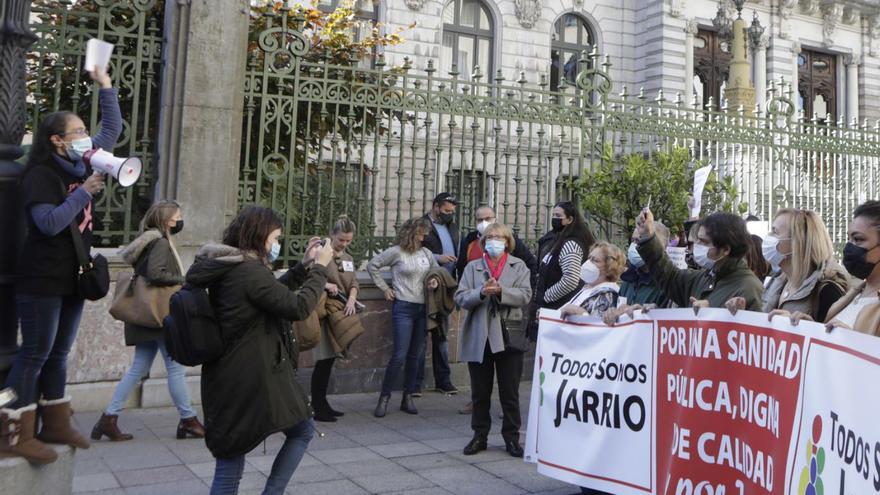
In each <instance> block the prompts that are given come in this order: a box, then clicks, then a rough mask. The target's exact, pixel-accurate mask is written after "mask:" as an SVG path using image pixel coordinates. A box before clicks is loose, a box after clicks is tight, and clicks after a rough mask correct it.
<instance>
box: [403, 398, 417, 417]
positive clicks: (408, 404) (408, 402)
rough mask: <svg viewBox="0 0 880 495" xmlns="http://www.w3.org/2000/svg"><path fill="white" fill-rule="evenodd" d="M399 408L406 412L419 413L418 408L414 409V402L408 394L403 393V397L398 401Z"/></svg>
mask: <svg viewBox="0 0 880 495" xmlns="http://www.w3.org/2000/svg"><path fill="white" fill-rule="evenodd" d="M400 410H401V411H403V412H405V413H407V414H418V413H419V410H418V409H416V403H415V401H414V400H413V397H412V395H410V394H403V399H402V400H401V401H400Z"/></svg>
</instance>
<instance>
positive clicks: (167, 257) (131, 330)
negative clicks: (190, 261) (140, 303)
mask: <svg viewBox="0 0 880 495" xmlns="http://www.w3.org/2000/svg"><path fill="white" fill-rule="evenodd" d="M119 255H120V256H121V257H122V260H123V261H125V262H126V263H128V264H129V265H131V266H132V267H133V268H134V271H135V273H137V274H138V276H140V277H144V280H146V281H147V284H149V285H152V286H156V287H169V286H175V285H182V284H183V267H181V265H180V259H179V257H178V256H177V254H176V253H175V252H174V249H173V248H172V247H171V242H169V241H168V239H167V238H166V237H165V236H163V235H162V233H161V232H159V231H158V230H156V229H150V230H147V231H145V232H144V233H143V234H141V235H139V236H138V237H137V238H136V239H135V240H133V241H131V244H129V245H128V246H126V247H125V248H124V249H123V250H122V251H120V252H119ZM169 297H170V296H169ZM161 339H162V329H161V328H150V327H142V326H140V325H135V324H133V323H125V345H137V344H143V343H146V342H155V341H158V340H161Z"/></svg>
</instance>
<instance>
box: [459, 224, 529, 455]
mask: <svg viewBox="0 0 880 495" xmlns="http://www.w3.org/2000/svg"><path fill="white" fill-rule="evenodd" d="M480 244H481V245H482V247H483V252H484V253H485V254H484V255H483V257H482V258H481V259H478V260H474V261H471V262H470V263H469V264H468V265H467V267H465V269H464V273H463V275H462V278H461V281H460V282H459V285H458V291H457V292H456V293H455V302H456V304H458V305H459V306H460V307H461V308H462V309H463V310H465V311H466V315H465V319H464V325H463V326H462V329H461V335H460V336H459V355H460V357H461V360H462V361H467V362H468V371H469V372H470V375H471V400H472V401H473V412H472V413H471V428H472V429H473V430H474V438H473V439H471V441H470V442H469V443H468V444H467V446H465V448H464V454H465V455H474V454H476V453H478V452H480V451H482V450H486V448H487V441H486V440H487V437H488V436H489V429H490V427H491V426H492V418H491V416H490V414H489V406H490V399H491V396H492V386H493V383H492V382H493V381H494V380H495V377H494V375H495V372H496V371H497V374H498V395H499V397H500V399H501V410H502V411H503V413H504V420H503V423H502V427H501V435H502V436H503V437H504V444H505V448H506V450H507V452H508V453H509V454H510V455H512V456H514V457H522V455H523V449H522V447H521V446H520V444H519V429H520V426H521V424H522V418H521V416H520V411H519V381H520V377H521V376H522V369H523V352H524V351H525V350H526V347H527V345H526V337H525V325H523V321H522V319H523V312H522V307H523V306H525V305H526V304H528V302H529V300H530V299H531V297H532V288H531V284H530V283H529V277H530V272H529V268H528V267H527V266H526V264H525V262H524V261H523V260H521V259H519V258H516V257H514V256H512V255H510V254H509V253H511V252H513V249H514V247H515V246H516V241H515V240H514V238H513V232H511V230H510V228H509V227H507V226H505V225H502V224H498V223H496V224H492V225H490V226H488V227H486V230H485V231H484V232H483V236H482V237H481V238H480Z"/></svg>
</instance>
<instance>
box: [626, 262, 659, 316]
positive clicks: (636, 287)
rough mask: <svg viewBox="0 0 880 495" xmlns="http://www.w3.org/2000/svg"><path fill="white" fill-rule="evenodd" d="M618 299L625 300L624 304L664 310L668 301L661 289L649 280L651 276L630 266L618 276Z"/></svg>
mask: <svg viewBox="0 0 880 495" xmlns="http://www.w3.org/2000/svg"><path fill="white" fill-rule="evenodd" d="M618 293H619V295H620V297H622V298H626V304H627V305H631V304H656V305H657V307H658V308H665V307H666V306H667V305H668V304H669V301H667V300H666V294H665V293H664V292H663V289H661V288H660V287H658V286H657V284H655V283H654V281H653V280H651V274H650V273H648V272H643V271H641V270H639V269H638V268H635V267H633V266H630V267H629V268H628V269H627V270H626V271H625V272H623V275H621V276H620V291H619V292H618Z"/></svg>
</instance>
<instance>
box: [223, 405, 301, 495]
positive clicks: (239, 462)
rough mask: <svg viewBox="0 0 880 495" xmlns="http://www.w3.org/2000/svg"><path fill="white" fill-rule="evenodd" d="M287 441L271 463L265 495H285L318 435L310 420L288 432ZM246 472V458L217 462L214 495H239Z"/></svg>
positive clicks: (242, 456)
mask: <svg viewBox="0 0 880 495" xmlns="http://www.w3.org/2000/svg"><path fill="white" fill-rule="evenodd" d="M284 434H285V435H286V436H287V439H285V440H284V445H282V446H281V450H279V451H278V455H276V456H275V462H273V463H272V472H271V473H270V474H269V479H267V480H266V487H265V488H264V489H263V493H264V494H266V495H274V494H283V493H284V490H285V489H286V488H287V483H289V482H290V478H292V477H293V472H294V471H296V467H297V466H299V462H300V461H301V460H302V458H303V455H305V453H306V449H307V448H308V447H309V442H311V441H312V436H313V435H314V434H315V424H314V422H313V421H312V420H311V419H307V420H305V421H302V422H300V423H297V424H295V425H293V426H292V427H291V428H289V429H287V430H285V432H284ZM243 472H244V455H240V456H238V457H233V458H230V459H217V463H216V465H215V467H214V482H213V483H211V495H234V494H236V493H238V484H239V482H240V481H241V475H242V473H243Z"/></svg>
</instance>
